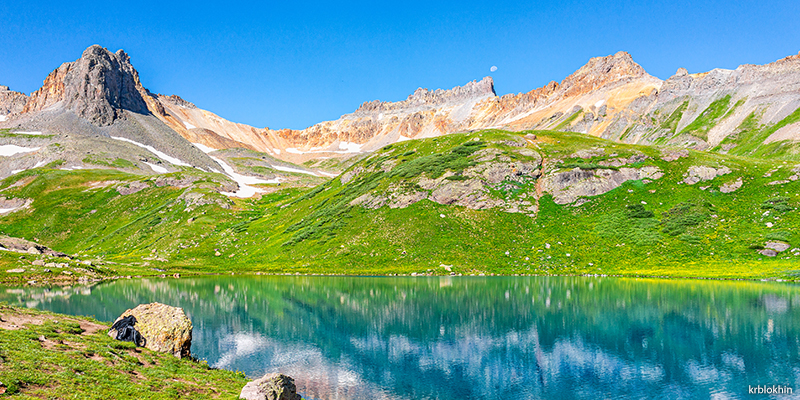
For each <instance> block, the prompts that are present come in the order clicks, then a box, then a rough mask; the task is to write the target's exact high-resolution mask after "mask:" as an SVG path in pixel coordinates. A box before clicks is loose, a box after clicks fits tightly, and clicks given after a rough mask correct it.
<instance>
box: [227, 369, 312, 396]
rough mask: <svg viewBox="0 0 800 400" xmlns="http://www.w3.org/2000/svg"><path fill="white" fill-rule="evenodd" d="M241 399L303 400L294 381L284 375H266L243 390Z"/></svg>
mask: <svg viewBox="0 0 800 400" xmlns="http://www.w3.org/2000/svg"><path fill="white" fill-rule="evenodd" d="M239 398H240V399H245V400H302V399H303V398H302V397H300V395H299V394H297V387H296V386H295V385H294V379H292V378H291V377H288V376H286V375H283V374H266V375H264V376H263V377H262V378H261V379H256V380H254V381H252V382H249V383H248V384H247V385H245V386H244V387H243V388H242V393H241V394H239Z"/></svg>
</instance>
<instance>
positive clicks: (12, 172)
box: [11, 169, 25, 175]
mask: <svg viewBox="0 0 800 400" xmlns="http://www.w3.org/2000/svg"><path fill="white" fill-rule="evenodd" d="M22 171H25V170H24V169H13V170H11V175H14V174H18V173H20V172H22Z"/></svg>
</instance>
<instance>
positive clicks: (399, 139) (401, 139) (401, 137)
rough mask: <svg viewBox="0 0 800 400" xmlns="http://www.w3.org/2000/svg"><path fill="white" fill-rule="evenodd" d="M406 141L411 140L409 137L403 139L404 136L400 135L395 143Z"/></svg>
mask: <svg viewBox="0 0 800 400" xmlns="http://www.w3.org/2000/svg"><path fill="white" fill-rule="evenodd" d="M406 140H412V139H411V138H410V137H405V136H403V135H400V136H399V137H398V138H397V141H398V142H405V141H406Z"/></svg>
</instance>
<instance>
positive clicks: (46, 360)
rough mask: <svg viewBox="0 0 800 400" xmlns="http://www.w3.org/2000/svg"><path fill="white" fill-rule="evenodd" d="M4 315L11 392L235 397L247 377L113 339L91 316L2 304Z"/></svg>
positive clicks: (0, 374)
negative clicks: (56, 312) (74, 315)
mask: <svg viewBox="0 0 800 400" xmlns="http://www.w3.org/2000/svg"><path fill="white" fill-rule="evenodd" d="M0 319H2V321H4V322H0V324H1V325H2V326H0V382H2V383H3V385H4V387H0V388H2V389H4V390H5V393H4V394H2V395H5V396H13V397H14V398H18V399H39V398H58V399H66V398H81V399H143V398H147V399H153V400H156V399H180V398H187V397H188V398H198V399H220V398H223V399H232V398H236V397H237V396H238V394H239V392H240V391H241V388H242V387H243V386H244V385H245V384H246V383H247V382H248V379H247V378H245V376H244V374H243V373H240V372H232V371H225V370H217V369H212V368H209V366H208V364H206V363H205V362H200V361H196V360H193V359H187V358H184V359H178V358H176V357H174V356H173V355H172V354H167V353H158V352H154V351H151V350H148V349H146V348H141V347H135V346H134V345H133V344H132V343H130V342H121V341H117V340H114V339H112V338H111V337H109V336H108V335H107V332H108V326H107V325H105V324H103V323H100V322H97V321H95V320H93V319H91V318H86V317H72V316H66V315H61V314H55V313H50V312H46V311H39V310H36V309H25V308H18V307H12V306H8V305H3V304H0ZM12 325H16V326H12ZM0 393H1V392H0ZM0 396H1V395H0Z"/></svg>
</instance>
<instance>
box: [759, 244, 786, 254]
mask: <svg viewBox="0 0 800 400" xmlns="http://www.w3.org/2000/svg"><path fill="white" fill-rule="evenodd" d="M764 247H766V248H768V249H772V250H775V251H777V252H778V253H783V252H784V251H786V250H789V247H791V246H789V245H788V244H786V243H783V242H767V244H765V245H764Z"/></svg>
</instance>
